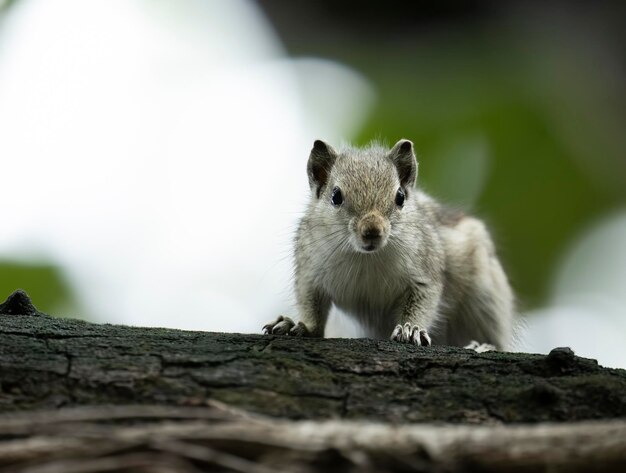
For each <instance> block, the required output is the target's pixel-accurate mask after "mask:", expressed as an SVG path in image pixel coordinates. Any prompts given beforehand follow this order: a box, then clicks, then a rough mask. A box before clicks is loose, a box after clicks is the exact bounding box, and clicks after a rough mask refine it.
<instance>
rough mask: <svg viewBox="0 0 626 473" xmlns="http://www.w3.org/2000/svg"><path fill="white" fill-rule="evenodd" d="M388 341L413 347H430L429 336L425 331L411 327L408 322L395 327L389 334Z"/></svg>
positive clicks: (415, 326)
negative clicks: (409, 344) (408, 344)
mask: <svg viewBox="0 0 626 473" xmlns="http://www.w3.org/2000/svg"><path fill="white" fill-rule="evenodd" d="M390 339H391V340H394V341H396V342H400V343H412V344H413V345H420V346H424V347H429V346H430V345H431V341H430V336H429V335H428V332H427V331H426V329H424V328H419V327H418V326H417V325H411V324H410V323H408V322H407V323H405V324H404V325H396V328H394V329H393V332H391V337H390Z"/></svg>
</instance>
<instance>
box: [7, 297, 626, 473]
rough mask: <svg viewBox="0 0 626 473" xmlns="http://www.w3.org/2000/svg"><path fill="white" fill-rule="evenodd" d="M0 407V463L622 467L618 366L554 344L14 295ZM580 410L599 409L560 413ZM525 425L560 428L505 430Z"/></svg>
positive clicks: (228, 467)
mask: <svg viewBox="0 0 626 473" xmlns="http://www.w3.org/2000/svg"><path fill="white" fill-rule="evenodd" d="M111 405H118V406H119V405H131V406H130V407H126V408H120V407H117V408H112V407H111ZM80 406H91V407H80ZM97 406H99V407H97ZM107 406H108V407H107ZM190 406H193V407H190ZM207 406H208V407H207ZM224 406H228V407H224ZM59 407H63V408H64V409H62V410H58V408H59ZM233 408H234V409H236V413H233V412H234V411H233ZM76 409H78V410H76ZM81 409H82V410H81ZM85 409H87V410H85ZM89 409H91V410H89ZM94 409H95V410H94ZM116 409H117V410H116ZM120 409H122V410H121V411H120ZM123 409H126V410H123ZM239 410H241V411H242V412H247V414H242V413H240V412H239ZM23 411H30V412H23ZM1 412H4V414H3V415H1V416H0V470H1V469H2V468H4V467H6V468H9V469H10V471H111V470H115V471H117V470H120V471H122V470H123V471H127V470H128V471H136V470H137V469H140V468H143V470H141V471H155V472H156V471H199V470H197V468H200V467H202V468H205V467H209V466H213V467H219V468H221V470H222V471H278V470H280V471H283V470H285V469H286V470H289V471H316V470H318V469H319V470H323V471H330V466H332V465H334V466H337V465H339V467H338V468H339V470H341V468H340V467H341V465H343V467H345V468H344V470H345V471H405V470H407V471H509V470H510V471H536V470H535V469H536V468H537V467H544V468H551V469H552V470H554V471H557V470H563V471H572V470H574V469H576V468H581V471H583V470H589V469H596V470H601V469H602V468H605V467H607V468H608V467H611V468H614V467H620V468H621V467H623V466H624V465H626V421H625V420H624V418H625V417H626V371H624V370H617V369H607V368H602V367H600V366H598V365H597V363H596V362H595V361H594V360H589V359H584V358H579V357H577V356H575V355H574V354H573V353H572V352H571V350H569V349H555V350H553V351H552V352H551V353H550V354H549V355H533V354H523V353H496V352H490V353H481V354H478V353H475V352H473V351H470V350H464V349H459V348H450V347H430V348H421V347H414V346H409V345H403V344H399V343H394V342H389V341H373V340H362V339H358V340H354V339H347V340H346V339H296V338H289V337H275V336H262V335H242V334H218V333H206V332H187V331H179V330H169V329H155V328H134V327H126V326H115V325H96V324H91V323H87V322H83V321H78V320H69V319H57V318H52V317H49V316H46V315H45V314H41V313H40V312H38V311H37V310H36V309H35V307H33V305H32V304H31V303H30V301H29V300H28V297H27V296H26V295H25V294H24V293H21V292H17V293H14V294H13V295H12V296H11V297H10V298H9V299H8V300H7V301H6V302H5V303H4V304H1V305H0V413H1ZM120 412H121V413H120ZM58 416H61V417H58ZM63 416H65V417H63ZM277 418H279V419H277ZM616 418H622V420H619V421H616V420H613V421H606V420H607V419H616ZM190 419H195V420H190ZM297 419H309V420H313V421H314V422H295V421H294V420H297ZM329 419H330V420H329ZM590 419H605V421H604V422H600V423H593V422H592V423H579V422H575V423H570V422H572V421H582V420H590ZM541 421H551V422H557V423H559V422H568V424H567V426H563V427H560V426H559V425H551V426H550V425H548V426H546V425H544V424H538V425H534V426H533V425H531V426H525V427H521V426H505V425H503V424H511V423H521V422H524V423H538V422H541ZM354 422H357V423H354ZM371 422H374V423H373V424H372V423H371ZM405 423H406V424H410V425H405V426H402V425H397V424H405ZM415 423H421V424H422V425H415ZM428 423H430V424H428ZM432 423H453V424H485V425H483V426H475V425H473V426H460V425H457V426H450V425H448V426H439V427H437V426H434V425H433V424H432ZM168 429H169V430H168ZM565 432H569V433H568V434H565ZM113 439H115V441H114V440H113ZM307 439H308V440H307ZM95 440H97V441H95ZM61 445H63V449H62V450H59V448H61V447H60V446H61ZM542 445H543V447H542ZM19 452H22V453H19ZM94 462H95V463H94ZM116 462H118V463H116ZM120 462H121V463H120ZM246 462H247V463H246ZM255 468H257V469H255ZM267 468H273V469H270V470H268V469H267ZM277 469H278V470H277ZM7 471H9V470H7ZM615 471H618V470H615Z"/></svg>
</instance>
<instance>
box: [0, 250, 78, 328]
mask: <svg viewBox="0 0 626 473" xmlns="http://www.w3.org/2000/svg"><path fill="white" fill-rule="evenodd" d="M16 289H23V290H24V291H26V292H27V293H28V295H29V296H30V297H31V299H32V300H33V302H34V304H35V305H36V306H37V308H38V309H39V310H41V311H42V312H46V313H48V314H50V315H64V316H69V315H71V316H73V317H78V318H81V317H80V311H77V310H76V308H77V303H76V302H75V301H76V299H75V297H74V294H73V293H72V290H71V289H70V287H69V286H68V285H67V284H66V282H65V279H64V278H63V276H62V274H61V272H60V270H59V269H58V268H57V267H55V266H53V265H47V264H24V263H22V262H20V263H15V262H11V261H6V260H5V261H0V302H2V301H4V299H6V297H7V296H8V295H9V294H11V293H12V292H13V291H15V290H16Z"/></svg>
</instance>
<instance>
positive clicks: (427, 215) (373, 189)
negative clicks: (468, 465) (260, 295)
mask: <svg viewBox="0 0 626 473" xmlns="http://www.w3.org/2000/svg"><path fill="white" fill-rule="evenodd" d="M308 174H309V183H310V186H311V201H310V203H309V206H308V209H307V211H306V213H305V215H304V217H303V218H302V220H301V221H300V225H299V227H298V231H297V235H296V239H295V263H296V272H295V290H296V299H297V303H298V312H299V318H300V322H299V323H298V324H295V323H294V322H293V321H292V320H291V319H289V318H288V317H279V318H278V319H277V320H275V321H273V322H270V323H269V324H267V325H266V326H265V327H264V330H265V331H266V332H267V333H284V334H290V335H296V336H319V337H321V336H323V335H324V328H325V325H326V320H327V318H328V313H329V311H330V308H331V304H335V305H336V306H337V307H338V308H340V309H341V310H342V311H343V312H345V313H347V314H349V315H350V316H352V317H354V318H356V319H357V320H358V321H359V322H360V323H361V324H362V326H363V328H364V329H365V331H366V333H367V334H368V335H369V336H371V337H373V338H379V339H380V338H390V337H391V338H392V339H395V340H398V341H401V342H407V343H415V344H430V339H431V338H432V342H433V343H435V344H449V345H458V346H466V345H467V344H469V343H470V342H472V341H478V342H480V343H481V344H491V345H494V346H495V347H496V348H498V349H506V348H507V347H509V344H510V339H511V327H512V319H513V312H514V303H513V293H512V291H511V288H510V286H509V283H508V281H507V278H506V275H505V274H504V271H503V269H502V267H501V265H500V262H499V261H498V258H497V256H496V254H495V249H494V245H493V243H492V241H491V238H490V236H489V233H488V232H487V230H486V228H485V226H484V224H483V223H482V222H481V221H480V220H477V219H476V218H473V217H469V216H465V215H463V214H461V213H459V212H453V211H450V210H449V209H447V208H445V207H443V206H442V205H440V204H439V203H437V202H436V201H435V200H433V199H432V198H430V197H429V196H427V195H426V194H424V193H423V192H421V191H419V190H417V189H416V188H415V187H414V183H415V179H416V177H417V162H416V159H415V154H414V152H413V145H412V143H411V142H410V141H408V140H400V141H399V142H398V143H397V144H396V145H395V146H394V147H393V148H392V149H391V150H389V149H386V148H384V147H383V146H381V145H380V144H377V143H373V144H371V145H370V146H368V147H366V148H362V149H358V148H351V147H346V148H344V149H341V150H340V151H335V150H334V149H333V148H332V147H331V146H329V145H327V144H326V143H323V142H320V141H316V143H315V146H314V148H313V150H312V151H311V155H310V157H309V163H308ZM336 188H339V189H340V191H341V195H342V196H343V199H344V200H343V203H342V204H341V205H339V206H337V205H333V204H332V203H331V195H332V193H333V190H334V189H336ZM399 188H402V189H403V191H404V194H405V200H404V205H403V206H402V207H399V206H398V205H396V193H397V191H398V189H399ZM372 235H373V236H372ZM428 335H430V337H431V338H429V337H428ZM485 346H487V345H485Z"/></svg>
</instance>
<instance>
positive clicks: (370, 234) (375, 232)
mask: <svg viewBox="0 0 626 473" xmlns="http://www.w3.org/2000/svg"><path fill="white" fill-rule="evenodd" d="M380 235H381V231H380V228H378V227H366V228H364V229H363V231H362V232H361V237H363V239H364V240H370V241H371V240H376V239H378V238H380Z"/></svg>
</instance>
